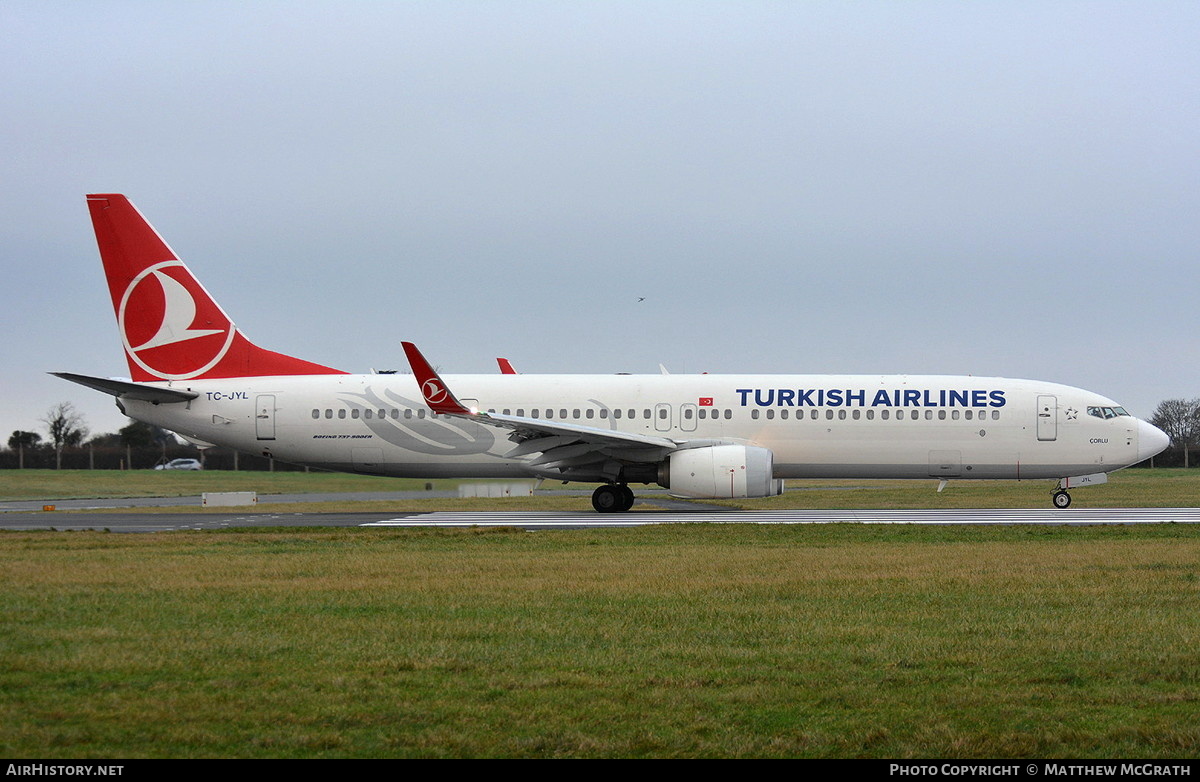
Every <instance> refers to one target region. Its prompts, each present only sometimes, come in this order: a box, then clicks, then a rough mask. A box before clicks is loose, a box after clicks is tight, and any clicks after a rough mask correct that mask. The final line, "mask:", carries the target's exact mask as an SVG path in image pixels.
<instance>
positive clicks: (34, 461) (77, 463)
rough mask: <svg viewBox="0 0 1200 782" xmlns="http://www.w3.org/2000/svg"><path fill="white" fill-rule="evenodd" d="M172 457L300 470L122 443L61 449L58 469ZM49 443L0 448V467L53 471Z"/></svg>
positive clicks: (226, 454)
mask: <svg viewBox="0 0 1200 782" xmlns="http://www.w3.org/2000/svg"><path fill="white" fill-rule="evenodd" d="M172 459H196V460H198V461H200V463H201V464H203V466H204V469H206V470H247V471H253V470H261V471H275V472H288V471H303V470H304V467H297V466H295V465H292V464H287V463H285V462H280V461H276V460H273V459H267V458H266V457H263V456H255V455H253V454H247V453H237V452H235V451H232V450H229V449H228V448H208V449H205V450H204V451H201V450H200V449H198V448H193V447H189V446H184V445H179V446H167V447H166V448H163V447H162V446H157V445H156V446H146V447H142V448H133V447H130V448H126V447H123V446H88V445H82V446H78V447H72V448H64V449H63V452H62V469H64V470H152V469H154V467H155V466H156V465H159V464H165V463H167V462H169V461H171V460H172ZM55 462H56V459H55V455H54V448H53V446H47V445H39V446H35V447H32V448H25V449H22V450H17V449H5V450H0V470H16V469H21V468H22V467H23V468H24V469H28V470H53V469H54V468H55Z"/></svg>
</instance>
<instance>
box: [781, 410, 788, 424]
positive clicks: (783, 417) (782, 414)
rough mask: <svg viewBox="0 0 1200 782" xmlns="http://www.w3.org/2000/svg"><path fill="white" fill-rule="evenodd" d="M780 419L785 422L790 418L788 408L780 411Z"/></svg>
mask: <svg viewBox="0 0 1200 782" xmlns="http://www.w3.org/2000/svg"><path fill="white" fill-rule="evenodd" d="M779 417H780V418H782V419H783V420H785V421H786V420H787V417H788V411H787V409H786V408H785V409H783V410H780V411H779Z"/></svg>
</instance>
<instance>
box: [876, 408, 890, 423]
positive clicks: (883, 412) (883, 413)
mask: <svg viewBox="0 0 1200 782" xmlns="http://www.w3.org/2000/svg"><path fill="white" fill-rule="evenodd" d="M889 415H891V413H890V412H889V411H887V410H880V411H879V417H880V418H882V419H883V420H885V421H886V420H888V416H889Z"/></svg>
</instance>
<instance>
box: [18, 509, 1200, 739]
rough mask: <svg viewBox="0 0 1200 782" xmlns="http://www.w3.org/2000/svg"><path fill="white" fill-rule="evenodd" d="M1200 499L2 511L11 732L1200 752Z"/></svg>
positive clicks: (35, 735)
mask: <svg viewBox="0 0 1200 782" xmlns="http://www.w3.org/2000/svg"><path fill="white" fill-rule="evenodd" d="M1198 576H1200V530H1197V529H1195V528H1194V527H1190V526H1178V525H1162V526H1153V527H1136V528H1125V527H1055V528H1042V527H1020V526H1015V527H980V528H968V527H951V528H946V527H919V528H918V527H871V526H861V525H835V526H823V527H811V526H804V527H762V526H751V525H721V526H711V525H695V526H693V525H668V526H665V527H653V528H638V529H623V530H576V531H562V532H539V533H524V532H516V531H504V530H502V531H489V532H484V531H471V530H464V531H456V532H450V531H444V530H428V531H419V530H387V531H379V530H366V529H338V530H315V531H313V530H306V531H295V530H270V531H262V530H254V531H226V532H220V533H177V534H159V535H112V534H104V533H0V599H2V601H3V605H4V614H3V616H4V619H3V622H2V623H0V692H3V693H4V697H3V698H2V699H0V755H4V756H8V757H14V758H15V757H47V758H50V757H54V758H105V757H110V758H121V757H176V758H181V757H413V756H419V757H478V756H511V757H639V756H648V757H775V756H823V757H829V756H835V757H849V756H869V757H894V758H898V757H947V758H961V757H1072V758H1080V757H1101V758H1103V757H1124V758H1139V757H1174V758H1183V757H1195V755H1196V754H1197V752H1198V751H1200V724H1198V723H1197V721H1196V719H1195V716H1196V713H1197V709H1198V704H1200V612H1198V611H1197V610H1196V605H1197V599H1198V598H1200V577H1198Z"/></svg>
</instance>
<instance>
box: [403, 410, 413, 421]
mask: <svg viewBox="0 0 1200 782" xmlns="http://www.w3.org/2000/svg"><path fill="white" fill-rule="evenodd" d="M404 417H405V418H408V419H411V418H412V417H413V411H412V409H411V408H409V409H408V410H405V411H404Z"/></svg>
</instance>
